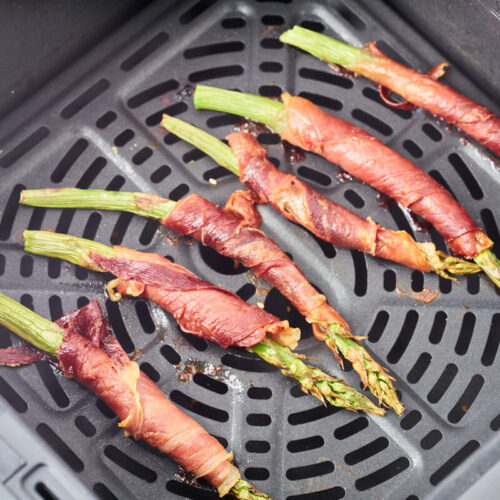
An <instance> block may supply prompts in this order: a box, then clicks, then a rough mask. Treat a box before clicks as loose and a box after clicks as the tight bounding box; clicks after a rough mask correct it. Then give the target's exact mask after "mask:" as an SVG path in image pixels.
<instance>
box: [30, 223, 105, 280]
mask: <svg viewBox="0 0 500 500" xmlns="http://www.w3.org/2000/svg"><path fill="white" fill-rule="evenodd" d="M23 235H24V250H26V252H29V253H34V254H37V255H45V256H46V257H55V258H57V259H63V260H67V261H68V262H72V263H73V264H77V265H79V266H82V267H86V268H88V269H92V270H94V271H100V272H102V271H103V270H102V269H101V268H100V267H98V266H97V265H96V264H95V263H94V262H93V261H92V259H91V258H90V252H96V253H100V254H101V255H105V256H106V257H115V251H114V250H113V249H112V248H111V247H108V246H107V245H103V244H102V243H97V242H96V241H91V240H86V239H84V238H78V237H76V236H70V235H68V234H60V233H52V232H50V231H24V233H23Z"/></svg>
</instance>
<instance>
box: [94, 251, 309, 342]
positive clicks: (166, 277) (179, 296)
mask: <svg viewBox="0 0 500 500" xmlns="http://www.w3.org/2000/svg"><path fill="white" fill-rule="evenodd" d="M113 249H114V251H115V254H116V256H115V257H107V256H104V255H101V254H99V253H96V252H90V258H91V260H92V262H93V263H94V264H95V265H96V266H98V268H100V269H101V270H103V271H108V272H111V273H113V274H114V275H115V276H117V278H118V280H116V290H117V291H118V293H120V294H125V295H132V296H134V297H144V298H146V299H149V300H151V301H153V302H154V303H156V304H158V305H159V306H161V307H162V308H164V309H165V310H166V311H168V312H169V313H171V314H172V315H173V317H174V318H175V319H176V320H177V322H178V323H179V326H180V327H181V329H182V330H183V331H185V332H187V333H191V334H193V335H197V336H198V337H202V338H204V339H206V340H210V341H212V342H216V343H217V344H219V345H221V346H222V347H228V346H230V345H232V346H240V347H248V346H252V345H255V344H258V343H259V342H261V341H262V339H263V338H264V337H265V336H266V335H268V334H269V335H270V336H271V337H272V338H273V339H274V340H276V341H277V342H279V343H280V344H282V345H286V346H288V347H292V348H294V347H295V346H296V345H297V341H298V335H299V334H298V330H296V329H293V328H290V326H289V324H288V321H286V320H285V321H281V320H280V319H278V318H277V317H276V316H274V315H272V314H270V313H268V312H266V311H264V310H263V309H260V308H258V307H256V306H254V305H251V304H248V303H246V302H245V301H244V300H242V299H241V298H240V297H238V296H237V295H236V294H234V293H233V292H230V291H229V290H225V289H224V288H220V287H218V286H215V285H213V284H212V283H209V282H208V281H205V280H202V279H201V278H199V277H198V276H196V275H195V274H193V273H192V272H190V271H188V270H187V269H186V268H184V267H182V266H179V265H177V264H174V263H173V262H171V261H170V260H168V259H166V258H164V257H161V256H160V255H157V254H151V253H145V252H139V251H137V250H132V249H129V248H124V247H120V246H115V247H113Z"/></svg>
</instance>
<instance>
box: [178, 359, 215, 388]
mask: <svg viewBox="0 0 500 500" xmlns="http://www.w3.org/2000/svg"><path fill="white" fill-rule="evenodd" d="M176 368H177V369H178V370H179V373H178V374H177V380H179V381H180V382H191V380H193V377H194V375H196V374H197V373H202V374H203V375H207V376H209V377H213V378H215V379H217V380H221V378H222V372H223V370H224V366H222V365H215V364H213V363H210V362H208V361H201V360H198V359H192V358H189V359H188V361H187V362H186V363H184V366H182V364H178V365H176Z"/></svg>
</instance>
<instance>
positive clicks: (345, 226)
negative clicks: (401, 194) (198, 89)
mask: <svg viewBox="0 0 500 500" xmlns="http://www.w3.org/2000/svg"><path fill="white" fill-rule="evenodd" d="M228 139H229V144H230V145H231V147H232V149H233V151H234V153H235V155H236V157H237V158H238V163H239V168H240V171H241V172H242V174H241V180H242V181H243V182H245V183H246V185H247V187H248V188H249V189H251V190H252V192H254V193H255V196H256V197H259V198H260V201H262V202H267V203H270V204H271V205H272V206H273V207H274V208H275V209H276V210H277V211H278V212H280V213H281V214H283V215H284V216H285V217H286V218H287V219H289V220H291V221H292V222H295V223H297V224H300V225H302V226H303V227H305V228H307V229H309V230H310V231H311V232H312V233H314V234H315V235H316V236H318V237H319V238H321V239H323V240H325V241H328V242H330V243H332V244H333V245H336V246H339V247H346V248H353V249H355V250H360V251H362V252H365V253H368V254H371V255H375V256H377V257H382V258H385V259H390V260H393V261H395V262H399V263H401V264H404V265H406V266H409V267H412V268H415V269H420V270H421V271H429V270H430V268H429V266H428V264H427V261H426V259H425V257H424V255H423V253H422V252H421V250H420V249H419V247H418V246H417V244H416V243H415V241H414V240H413V239H412V238H411V237H410V236H409V235H408V234H407V233H405V232H402V231H388V230H383V229H381V228H380V226H379V225H378V224H376V223H375V222H373V221H372V220H371V219H370V218H368V219H362V218H361V217H359V216H357V215H356V214H354V213H353V212H351V211H350V210H348V209H347V208H344V207H342V206H341V205H338V204H337V203H334V202H333V201H331V200H329V199H328V198H326V197H325V196H323V195H322V194H321V193H318V192H317V191H315V190H314V189H312V188H311V187H309V186H308V185H307V184H305V183H304V182H302V181H301V180H300V179H298V178H297V177H295V176H294V175H290V174H288V175H287V174H284V173H283V172H281V171H280V170H278V169H277V168H276V167H275V166H274V165H273V164H272V163H271V162H270V161H269V160H268V158H267V155H266V152H265V150H264V148H263V147H262V146H261V145H260V144H259V143H258V142H257V139H255V137H253V136H252V135H250V134H246V133H244V132H239V133H234V134H231V135H230V136H229V137H228Z"/></svg>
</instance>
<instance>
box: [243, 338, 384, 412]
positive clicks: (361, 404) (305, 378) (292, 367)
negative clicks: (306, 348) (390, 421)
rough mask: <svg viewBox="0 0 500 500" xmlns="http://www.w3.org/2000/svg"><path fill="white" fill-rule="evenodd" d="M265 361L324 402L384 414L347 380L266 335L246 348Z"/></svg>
mask: <svg viewBox="0 0 500 500" xmlns="http://www.w3.org/2000/svg"><path fill="white" fill-rule="evenodd" d="M249 350H250V351H252V352H255V353H256V354H257V355H258V356H260V357H261V358H262V359H264V361H267V362H268V363H270V364H272V365H274V366H276V367H278V368H280V370H281V373H283V375H285V376H287V377H290V378H292V379H294V380H296V381H297V382H298V383H299V384H300V387H301V389H302V390H303V391H304V392H305V393H306V394H309V393H311V394H312V395H313V396H315V397H316V398H318V399H319V400H320V401H321V402H322V403H323V404H325V402H328V403H330V404H331V405H332V406H338V407H340V408H346V409H348V410H352V411H365V412H368V413H373V414H375V415H384V413H385V411H384V410H383V409H382V408H379V407H378V406H376V405H375V404H373V403H372V402H371V401H370V400H369V399H368V398H366V397H365V396H363V395H362V394H360V393H359V392H358V391H356V390H355V389H353V388H352V387H350V386H349V385H348V384H347V383H346V382H344V381H343V380H340V379H336V378H334V377H332V376H331V375H328V374H327V373H325V372H323V371H322V370H320V369H319V368H316V367H315V366H311V365H308V364H306V363H304V361H302V360H301V359H300V358H299V357H298V356H297V355H296V354H294V353H293V352H292V351H290V349H288V348H287V347H283V346H281V345H279V344H277V343H276V342H274V341H273V340H271V339H269V338H265V339H264V340H263V341H262V342H260V343H259V344H256V345H254V346H252V347H250V348H249Z"/></svg>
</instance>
